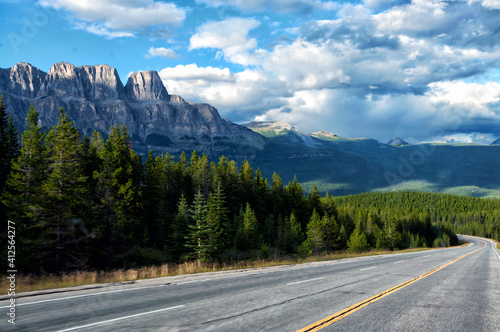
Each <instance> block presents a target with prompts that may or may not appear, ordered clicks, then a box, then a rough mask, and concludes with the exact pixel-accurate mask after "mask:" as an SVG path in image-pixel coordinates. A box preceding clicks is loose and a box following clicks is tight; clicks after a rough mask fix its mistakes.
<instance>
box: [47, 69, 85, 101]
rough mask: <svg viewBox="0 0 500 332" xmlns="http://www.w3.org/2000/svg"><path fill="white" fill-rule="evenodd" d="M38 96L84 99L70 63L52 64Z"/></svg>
mask: <svg viewBox="0 0 500 332" xmlns="http://www.w3.org/2000/svg"><path fill="white" fill-rule="evenodd" d="M39 94H40V95H49V96H57V97H63V98H64V97H76V98H84V97H85V94H84V91H83V85H82V82H81V81H80V79H79V77H78V74H77V71H76V67H75V66H74V65H73V64H71V63H66V62H59V63H56V64H54V65H53V66H52V67H51V68H50V70H49V73H48V75H47V77H46V78H45V81H44V82H43V84H42V87H41V89H40V91H39Z"/></svg>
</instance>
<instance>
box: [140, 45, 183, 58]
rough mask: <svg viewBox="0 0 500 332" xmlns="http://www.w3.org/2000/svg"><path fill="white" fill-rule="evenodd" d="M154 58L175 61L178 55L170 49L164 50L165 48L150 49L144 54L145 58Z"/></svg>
mask: <svg viewBox="0 0 500 332" xmlns="http://www.w3.org/2000/svg"><path fill="white" fill-rule="evenodd" d="M154 57H160V58H169V59H175V58H177V57H178V55H177V54H176V53H175V51H174V50H172V49H170V48H165V47H158V48H155V47H151V48H150V49H149V50H148V53H146V58H154Z"/></svg>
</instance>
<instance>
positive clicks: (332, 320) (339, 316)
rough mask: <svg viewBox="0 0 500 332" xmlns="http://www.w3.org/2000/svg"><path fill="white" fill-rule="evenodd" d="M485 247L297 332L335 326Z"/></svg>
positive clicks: (310, 331)
mask: <svg viewBox="0 0 500 332" xmlns="http://www.w3.org/2000/svg"><path fill="white" fill-rule="evenodd" d="M485 247H486V242H483V246H482V247H481V248H479V249H476V250H474V251H472V252H470V253H468V254H465V255H463V256H460V257H458V258H456V259H454V260H452V261H450V262H448V263H446V264H444V265H441V266H438V267H437V268H435V269H433V270H431V271H428V272H426V273H424V274H422V275H419V276H418V277H415V278H413V279H410V280H408V281H406V282H403V283H401V284H399V285H397V286H395V287H392V288H390V289H387V290H385V291H383V292H381V293H378V294H377V295H375V296H372V297H370V298H367V299H366V300H363V301H361V302H358V303H356V304H355V305H353V306H350V307H349V308H346V309H344V310H341V311H339V312H337V313H335V314H333V315H331V316H328V317H326V318H323V319H322V320H319V321H317V322H315V323H313V324H311V325H309V326H306V327H304V328H302V329H300V330H298V331H297V332H313V331H319V330H321V329H322V328H324V327H327V326H328V325H331V324H333V323H335V322H337V321H339V320H341V319H342V318H344V317H347V316H348V315H350V314H352V313H354V312H356V311H358V310H360V309H361V308H364V307H366V306H367V305H369V304H371V303H374V302H376V301H378V300H380V299H382V298H384V297H386V296H388V295H390V294H392V293H394V292H396V291H398V290H400V289H402V288H404V287H406V286H408V285H410V284H413V283H414V282H417V281H419V280H422V279H423V278H425V277H428V276H430V275H431V274H433V273H436V272H437V271H439V270H442V269H444V268H446V267H448V266H450V265H451V264H453V263H456V262H458V261H459V260H461V259H462V258H465V257H467V256H469V255H472V254H474V253H476V252H478V251H479V250H482V249H484V248H485ZM495 253H496V254H497V256H498V253H497V252H496V251H495ZM499 258H500V257H499ZM370 269H371V268H370ZM364 270H366V269H364ZM360 271H361V270H360Z"/></svg>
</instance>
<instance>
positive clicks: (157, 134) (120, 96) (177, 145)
mask: <svg viewBox="0 0 500 332" xmlns="http://www.w3.org/2000/svg"><path fill="white" fill-rule="evenodd" d="M0 93H1V94H3V95H4V100H5V104H6V107H7V112H9V113H11V114H13V116H14V119H15V121H16V122H17V123H18V124H19V127H20V129H21V130H23V128H24V125H25V120H26V116H27V112H28V109H29V105H30V104H31V103H33V105H34V106H35V108H36V109H37V110H38V112H39V121H40V124H41V125H42V126H43V127H45V128H48V127H50V126H53V125H55V124H56V123H57V118H58V114H59V111H58V110H59V108H61V107H63V108H64V109H65V111H66V112H67V113H68V114H69V117H70V119H71V120H74V121H75V125H76V127H77V128H78V130H79V131H80V133H82V134H86V135H91V134H92V132H93V131H95V130H97V131H100V132H101V133H103V134H104V135H107V133H109V129H110V127H111V126H112V125H115V124H117V125H120V126H121V125H122V124H125V126H126V127H127V129H128V130H129V134H130V136H131V137H132V145H133V147H134V149H135V150H136V151H137V152H139V153H145V152H146V151H147V150H153V151H154V152H155V153H157V154H159V153H165V152H169V153H171V154H178V153H180V152H181V151H191V150H194V149H196V150H198V151H199V152H201V153H205V154H207V155H209V156H212V157H216V156H218V155H221V154H225V155H227V156H229V157H232V158H235V159H242V158H248V156H249V155H251V154H253V153H254V152H256V151H258V150H260V149H262V148H263V147H264V146H265V145H266V144H267V140H266V138H264V137H263V136H261V135H259V134H257V133H254V132H253V131H251V130H250V129H248V128H245V127H243V126H239V125H237V124H234V123H231V122H230V121H228V120H223V119H221V117H220V115H219V113H218V111H217V109H215V108H214V107H212V106H210V105H208V104H193V103H188V102H186V101H185V100H184V99H183V98H182V97H180V96H177V95H170V94H168V92H167V90H166V88H165V86H164V85H163V82H162V81H161V79H160V77H159V75H158V73H157V72H154V71H146V72H138V73H134V74H132V75H131V76H130V77H129V78H128V81H127V84H126V85H125V86H123V84H122V82H121V80H120V77H119V76H118V73H117V71H116V69H114V68H112V67H110V66H108V65H98V66H79V67H75V66H74V65H72V64H69V63H64V62H61V63H57V64H55V65H53V66H52V68H50V70H49V72H48V73H45V72H43V71H41V70H39V69H37V68H35V67H33V66H31V65H29V64H26V63H19V64H17V65H15V66H13V67H12V68H10V69H0Z"/></svg>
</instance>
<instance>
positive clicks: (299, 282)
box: [286, 277, 325, 286]
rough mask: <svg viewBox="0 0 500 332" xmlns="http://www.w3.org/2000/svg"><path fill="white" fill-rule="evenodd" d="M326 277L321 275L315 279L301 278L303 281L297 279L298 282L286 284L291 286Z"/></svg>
mask: <svg viewBox="0 0 500 332" xmlns="http://www.w3.org/2000/svg"><path fill="white" fill-rule="evenodd" d="M324 278H325V277H320V278H314V279H308V280H301V281H296V282H291V283H289V284H286V285H287V286H290V285H295V284H301V283H303V282H308V281H314V280H320V279H324Z"/></svg>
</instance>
